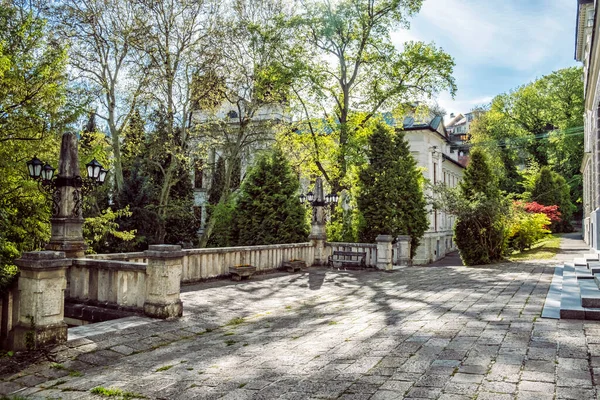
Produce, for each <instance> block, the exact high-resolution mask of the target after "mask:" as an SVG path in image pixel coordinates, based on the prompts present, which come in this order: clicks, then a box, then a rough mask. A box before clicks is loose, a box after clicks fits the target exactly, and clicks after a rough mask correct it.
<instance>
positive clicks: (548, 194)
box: [531, 167, 576, 232]
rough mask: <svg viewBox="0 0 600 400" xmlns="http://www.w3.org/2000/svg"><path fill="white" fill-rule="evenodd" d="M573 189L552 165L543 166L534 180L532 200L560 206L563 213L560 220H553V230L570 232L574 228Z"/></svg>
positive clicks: (559, 208)
mask: <svg viewBox="0 0 600 400" xmlns="http://www.w3.org/2000/svg"><path fill="white" fill-rule="evenodd" d="M570 191H571V189H570V186H569V184H568V183H567V181H566V180H565V178H564V177H562V176H561V175H560V174H558V173H556V172H554V171H552V170H551V169H550V167H543V168H542V169H540V172H539V173H538V175H536V177H535V178H534V180H533V187H532V188H531V200H532V201H535V202H538V203H540V204H542V205H545V206H554V205H556V206H558V211H560V214H561V221H560V222H553V223H552V226H551V229H552V232H568V231H570V230H572V227H571V224H570V220H571V217H572V216H573V212H574V210H575V208H576V207H575V206H574V205H573V203H572V202H571V192H570Z"/></svg>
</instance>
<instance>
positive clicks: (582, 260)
mask: <svg viewBox="0 0 600 400" xmlns="http://www.w3.org/2000/svg"><path fill="white" fill-rule="evenodd" d="M587 263H588V262H587V260H586V259H585V258H576V259H575V260H573V264H575V266H578V265H581V266H583V267H587Z"/></svg>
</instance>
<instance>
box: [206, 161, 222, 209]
mask: <svg viewBox="0 0 600 400" xmlns="http://www.w3.org/2000/svg"><path fill="white" fill-rule="evenodd" d="M224 189H225V159H224V158H223V157H219V158H218V160H217V164H216V165H215V168H214V171H213V173H212V176H211V180H210V188H209V189H208V204H210V205H213V206H214V205H216V204H218V203H219V200H220V199H221V194H222V193H223V190H224Z"/></svg>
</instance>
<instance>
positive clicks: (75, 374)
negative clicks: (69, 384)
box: [69, 369, 83, 378]
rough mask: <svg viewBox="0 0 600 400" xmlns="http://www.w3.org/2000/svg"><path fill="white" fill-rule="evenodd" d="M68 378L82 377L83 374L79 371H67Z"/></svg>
mask: <svg viewBox="0 0 600 400" xmlns="http://www.w3.org/2000/svg"><path fill="white" fill-rule="evenodd" d="M69 376H72V377H74V378H77V377H80V376H83V374H82V373H81V372H79V371H76V370H74V369H72V370H71V371H69Z"/></svg>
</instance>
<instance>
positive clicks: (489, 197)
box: [433, 149, 510, 265]
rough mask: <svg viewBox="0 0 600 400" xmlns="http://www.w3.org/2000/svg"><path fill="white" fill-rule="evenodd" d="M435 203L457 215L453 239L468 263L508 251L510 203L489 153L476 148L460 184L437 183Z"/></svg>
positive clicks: (492, 258)
mask: <svg viewBox="0 0 600 400" xmlns="http://www.w3.org/2000/svg"><path fill="white" fill-rule="evenodd" d="M433 190H434V192H435V193H436V194H437V195H438V196H439V197H438V198H437V199H436V201H435V204H434V206H435V207H437V208H439V209H442V210H443V211H445V212H447V213H449V214H452V215H455V216H456V217H457V222H456V225H455V227H454V242H455V243H456V245H457V246H458V250H459V253H460V257H461V259H462V260H463V262H464V263H465V265H479V264H487V263H491V262H495V261H498V260H501V259H502V258H503V256H504V255H505V253H506V251H507V240H508V229H507V227H508V221H509V218H510V203H509V202H508V201H507V200H506V199H505V198H503V197H502V196H501V194H500V191H499V190H498V188H497V186H496V179H495V177H494V175H493V174H492V173H491V170H490V166H489V163H488V160H487V157H486V155H485V154H484V153H483V152H482V151H481V150H477V149H475V150H473V152H472V153H471V161H470V162H469V166H468V167H467V169H466V171H465V176H464V178H463V181H462V182H461V185H460V186H459V187H458V188H452V189H449V188H446V187H445V186H443V185H441V186H436V187H434V188H433Z"/></svg>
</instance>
